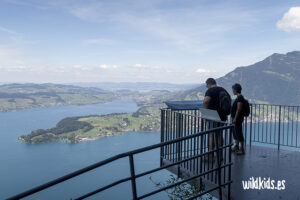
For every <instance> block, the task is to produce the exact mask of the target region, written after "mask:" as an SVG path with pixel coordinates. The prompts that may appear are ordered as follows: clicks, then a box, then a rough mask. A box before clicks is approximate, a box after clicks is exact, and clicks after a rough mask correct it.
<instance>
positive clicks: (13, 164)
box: [0, 100, 169, 200]
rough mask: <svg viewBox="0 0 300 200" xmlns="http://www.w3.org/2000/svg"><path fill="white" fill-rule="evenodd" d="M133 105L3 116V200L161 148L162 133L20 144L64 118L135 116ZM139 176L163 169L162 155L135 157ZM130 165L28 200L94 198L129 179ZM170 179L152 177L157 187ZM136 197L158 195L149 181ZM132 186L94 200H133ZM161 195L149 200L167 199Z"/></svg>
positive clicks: (108, 168) (165, 174) (101, 171)
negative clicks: (93, 166)
mask: <svg viewBox="0 0 300 200" xmlns="http://www.w3.org/2000/svg"><path fill="white" fill-rule="evenodd" d="M137 109H138V107H137V105H136V104H135V103H134V102H133V101H131V100H119V101H113V102H110V103H105V104H95V105H85V106H57V107H48V108H37V109H29V110H23V111H18V112H8V113H0V199H5V198H7V197H9V196H12V195H15V194H17V193H19V192H23V191H24V190H27V189H30V188H32V187H34V186H37V185H39V184H42V183H45V182H47V181H49V180H52V179H55V178H58V177H60V176H62V175H65V174H67V173H70V172H72V171H74V170H77V169H79V168H82V167H85V166H87V165H90V164H93V163H95V162H98V161H101V160H103V159H105V158H108V157H110V156H113V155H116V154H119V153H121V152H124V151H129V150H133V149H135V148H138V147H143V146H146V145H151V144H154V143H158V142H159V139H160V137H159V133H138V132H130V133H124V134H122V135H119V136H113V137H107V138H102V139H98V140H95V141H88V142H82V143H77V144H67V143H64V142H52V143H43V144H35V145H30V144H25V143H23V142H21V141H18V139H17V138H18V137H19V136H20V135H22V134H27V133H30V132H31V131H32V130H35V129H39V128H43V129H45V128H50V127H53V126H55V124H56V123H57V122H58V121H60V120H61V119H63V118H65V117H70V116H82V115H92V114H108V113H117V112H134V111H136V110H137ZM134 159H135V164H136V173H139V172H142V171H145V170H147V169H152V168H155V167H158V166H159V151H158V150H154V151H151V152H148V153H146V154H143V155H142V154H141V155H137V156H135V157H134ZM128 163H129V162H128V159H127V158H125V159H121V160H119V161H117V162H115V163H113V164H110V165H107V166H105V167H103V168H101V169H97V170H93V171H91V172H89V173H88V174H86V175H82V176H79V177H78V178H75V179H74V180H71V181H67V182H65V183H62V184H60V185H58V186H54V187H53V188H51V189H48V190H45V191H43V192H41V193H37V194H35V195H32V196H31V197H30V198H28V199H43V200H44V199H45V200H48V199H49V200H50V199H51V200H53V199H70V198H75V197H78V196H80V195H83V194H85V193H88V192H91V191H92V190H95V189H97V188H99V187H101V186H103V185H104V184H109V183H111V182H113V181H115V180H118V179H120V178H125V177H127V176H129V175H130V171H129V164H128ZM167 177H169V173H168V172H167V171H162V172H159V173H155V174H153V175H152V178H153V179H154V180H155V181H162V180H164V179H165V178H167ZM137 185H138V188H137V190H138V194H144V193H145V192H150V191H151V190H153V189H157V188H156V187H155V186H154V184H153V183H152V182H151V181H150V180H149V178H148V177H145V178H141V179H138V180H137ZM131 198H132V196H131V183H130V182H129V183H124V184H121V185H119V186H117V187H116V188H114V189H109V190H107V191H105V192H103V193H101V194H100V195H96V196H95V197H93V198H90V199H131ZM165 198H166V194H165V193H160V194H158V195H156V196H153V197H151V198H149V199H165Z"/></svg>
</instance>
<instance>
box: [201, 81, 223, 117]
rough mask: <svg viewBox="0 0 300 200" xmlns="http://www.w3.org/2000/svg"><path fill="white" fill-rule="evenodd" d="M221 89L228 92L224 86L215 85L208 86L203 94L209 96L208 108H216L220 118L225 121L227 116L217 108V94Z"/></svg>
mask: <svg viewBox="0 0 300 200" xmlns="http://www.w3.org/2000/svg"><path fill="white" fill-rule="evenodd" d="M221 91H225V92H226V93H228V92H227V91H226V90H225V89H224V88H222V87H219V86H216V87H212V88H209V89H208V90H207V91H206V93H205V96H209V97H210V101H209V103H208V109H211V110H216V111H217V112H218V114H219V116H220V118H221V120H222V121H226V120H227V116H226V115H225V114H224V113H222V112H220V109H219V105H220V102H219V94H220V92H221Z"/></svg>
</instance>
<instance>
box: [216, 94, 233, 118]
mask: <svg viewBox="0 0 300 200" xmlns="http://www.w3.org/2000/svg"><path fill="white" fill-rule="evenodd" d="M230 110H231V97H230V95H229V94H228V93H227V92H226V91H225V90H222V91H220V93H219V111H220V112H221V113H222V114H224V115H226V116H227V115H229V114H230Z"/></svg>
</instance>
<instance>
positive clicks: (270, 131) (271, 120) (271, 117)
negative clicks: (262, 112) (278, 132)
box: [269, 105, 273, 143]
mask: <svg viewBox="0 0 300 200" xmlns="http://www.w3.org/2000/svg"><path fill="white" fill-rule="evenodd" d="M270 107H271V115H270V123H269V124H270V130H269V134H270V143H272V127H273V126H272V124H273V106H272V105H271V106H270Z"/></svg>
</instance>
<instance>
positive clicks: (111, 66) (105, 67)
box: [99, 64, 118, 69]
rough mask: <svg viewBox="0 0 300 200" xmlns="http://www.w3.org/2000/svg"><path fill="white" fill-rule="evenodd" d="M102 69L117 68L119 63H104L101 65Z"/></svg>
mask: <svg viewBox="0 0 300 200" xmlns="http://www.w3.org/2000/svg"><path fill="white" fill-rule="evenodd" d="M99 68H100V69H117V68H118V66H117V65H106V64H102V65H100V66H99Z"/></svg>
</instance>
